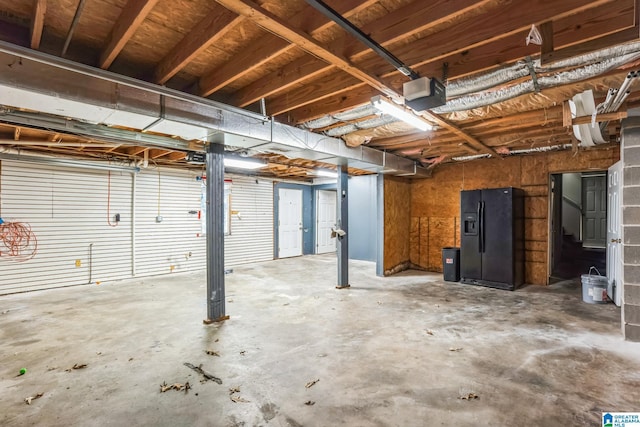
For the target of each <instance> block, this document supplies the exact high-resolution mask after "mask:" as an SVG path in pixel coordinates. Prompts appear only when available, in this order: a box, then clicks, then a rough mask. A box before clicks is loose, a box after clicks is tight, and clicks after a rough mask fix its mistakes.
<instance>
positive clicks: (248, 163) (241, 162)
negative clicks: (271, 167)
mask: <svg viewBox="0 0 640 427" xmlns="http://www.w3.org/2000/svg"><path fill="white" fill-rule="evenodd" d="M265 166H267V165H266V164H265V163H263V162H261V161H260V160H256V159H238V158H235V157H225V158H224V167H225V168H234V169H260V168H263V167H265Z"/></svg>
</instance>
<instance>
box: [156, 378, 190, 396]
mask: <svg viewBox="0 0 640 427" xmlns="http://www.w3.org/2000/svg"><path fill="white" fill-rule="evenodd" d="M169 390H176V391H182V390H184V391H185V393H186V392H188V391H189V390H191V384H189V381H187V382H186V383H184V384H181V383H174V384H167V383H166V382H163V383H162V384H160V393H164V392H166V391H169Z"/></svg>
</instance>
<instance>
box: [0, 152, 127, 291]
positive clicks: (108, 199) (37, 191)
mask: <svg viewBox="0 0 640 427" xmlns="http://www.w3.org/2000/svg"><path fill="white" fill-rule="evenodd" d="M0 166H1V167H0V169H1V173H0V185H1V192H0V195H1V197H0V217H2V218H3V219H4V221H12V222H24V223H28V224H30V225H31V228H32V231H33V232H34V234H35V235H36V238H37V240H38V248H37V253H36V255H35V257H34V258H33V259H31V260H29V261H25V262H16V261H14V259H13V258H12V257H9V256H2V257H0V294H4V293H13V292H21V291H28V290H35V289H46V288H55V287H62V286H70V285H79V284H86V283H89V282H90V281H94V282H95V281H99V280H114V279H122V278H126V277H129V276H130V275H131V240H130V236H131V196H130V195H131V182H132V175H131V173H128V172H107V171H97V170H89V169H77V168H67V167H57V166H50V165H41V164H34V163H23V162H11V161H2V163H1V165H0ZM109 181H110V188H109ZM109 190H110V191H109ZM108 211H109V215H110V216H111V218H108V216H107V212H108ZM117 213H119V214H120V222H119V223H118V224H117V226H114V227H112V226H110V225H109V222H111V223H112V224H115V221H114V217H115V214H117Z"/></svg>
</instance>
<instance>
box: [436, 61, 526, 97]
mask: <svg viewBox="0 0 640 427" xmlns="http://www.w3.org/2000/svg"><path fill="white" fill-rule="evenodd" d="M528 75H529V68H528V67H527V64H525V63H524V62H518V63H516V64H515V65H511V66H509V67H504V68H500V69H498V70H494V71H491V72H488V73H486V74H483V75H481V76H476V77H465V78H461V79H456V80H454V81H452V82H449V84H448V85H447V96H450V97H454V96H461V95H466V94H469V93H474V92H479V91H481V90H486V89H490V88H492V87H495V86H498V85H501V84H504V83H507V82H510V81H514V80H517V79H521V78H523V77H527V76H528Z"/></svg>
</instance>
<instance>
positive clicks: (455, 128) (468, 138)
mask: <svg viewBox="0 0 640 427" xmlns="http://www.w3.org/2000/svg"><path fill="white" fill-rule="evenodd" d="M423 114H424V115H425V117H427V118H428V119H430V120H432V121H434V122H435V123H437V124H438V125H440V126H442V127H443V128H445V129H447V130H448V131H451V132H453V133H455V134H456V135H458V136H459V137H460V138H462V139H463V140H464V141H465V142H467V143H468V144H470V145H471V146H472V147H475V148H477V149H478V150H480V151H482V152H483V153H487V154H490V155H492V156H493V157H497V158H502V157H500V155H499V154H498V153H496V151H495V150H494V149H493V148H491V147H488V146H487V145H485V144H483V143H482V142H481V141H480V140H478V139H477V138H474V137H473V136H471V135H469V134H468V133H467V132H465V131H463V130H462V129H460V128H459V127H458V126H456V125H454V124H453V123H451V122H449V121H448V120H445V119H444V118H442V117H440V116H439V115H438V114H436V113H432V112H431V111H427V112H425V113H423Z"/></svg>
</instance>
